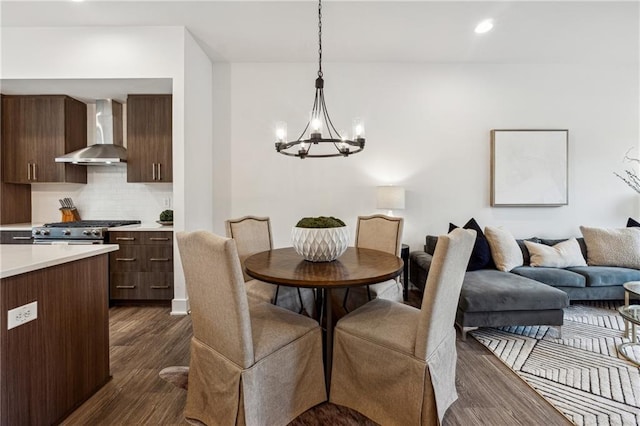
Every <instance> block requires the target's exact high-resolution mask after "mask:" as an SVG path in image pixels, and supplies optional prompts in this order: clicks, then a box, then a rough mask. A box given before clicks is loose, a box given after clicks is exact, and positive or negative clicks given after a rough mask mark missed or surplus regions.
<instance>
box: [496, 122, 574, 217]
mask: <svg viewBox="0 0 640 426" xmlns="http://www.w3.org/2000/svg"><path fill="white" fill-rule="evenodd" d="M568 156H569V130H502V129H494V130H491V205H492V206H495V207H500V206H504V207H514V206H564V205H567V204H568V203H569V190H568V176H569V173H568V164H569V161H568V160H569V159H568Z"/></svg>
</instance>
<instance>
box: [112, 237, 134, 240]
mask: <svg viewBox="0 0 640 426" xmlns="http://www.w3.org/2000/svg"><path fill="white" fill-rule="evenodd" d="M135 239H136V237H116V241H135Z"/></svg>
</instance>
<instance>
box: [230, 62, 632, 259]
mask: <svg viewBox="0 0 640 426" xmlns="http://www.w3.org/2000/svg"><path fill="white" fill-rule="evenodd" d="M630 62H631V64H601V65H592V64H590V65H588V66H587V65H579V64H578V65H571V64H567V65H563V64H558V65H544V64H520V65H509V64H333V63H330V64H325V65H324V66H323V69H324V76H325V96H326V102H327V107H328V110H329V113H330V115H331V118H332V120H333V122H334V124H335V125H336V127H338V129H341V128H342V129H344V128H346V129H349V128H350V125H351V120H352V118H354V117H356V116H359V117H362V118H363V119H364V120H365V124H366V137H367V142H366V148H365V150H364V151H363V152H362V153H360V154H357V155H354V156H352V157H349V158H331V159H305V160H300V159H297V158H291V157H285V156H282V155H279V154H276V152H275V149H274V145H273V142H274V133H273V128H274V123H275V122H276V121H279V120H284V121H287V122H288V131H289V139H291V138H293V137H297V136H298V134H299V132H300V131H301V130H302V128H303V127H304V125H305V123H306V121H307V119H308V111H309V110H310V107H311V103H312V101H313V83H314V79H315V71H316V70H315V66H316V64H257V63H250V64H233V65H232V67H231V70H232V71H231V95H232V99H231V164H232V165H231V173H232V174H231V188H232V189H231V192H232V194H233V199H232V206H231V214H232V216H241V215H245V214H256V215H264V216H270V217H271V219H272V226H273V230H274V244H275V245H276V246H286V245H290V228H291V227H292V226H293V225H294V224H295V222H296V221H297V220H298V219H299V218H300V217H302V216H308V215H334V216H338V217H341V218H342V219H344V220H345V221H346V222H347V224H348V225H350V226H352V230H354V228H353V227H354V226H355V222H356V216H358V215H362V214H371V213H384V211H379V210H376V208H375V186H376V185H380V184H395V185H402V186H404V187H405V188H406V190H407V195H406V199H407V201H406V209H405V210H403V211H398V212H396V214H398V215H401V216H404V217H405V219H406V221H405V231H404V242H405V243H408V244H410V245H411V249H412V250H416V249H419V248H420V247H421V246H422V244H424V236H425V235H426V234H427V233H429V234H439V233H445V232H447V230H448V224H449V222H450V221H451V222H453V223H455V224H458V225H463V224H464V223H465V222H466V221H467V220H468V219H469V218H471V217H475V218H476V219H477V220H478V222H479V223H480V225H481V226H486V225H501V226H504V227H506V228H507V229H509V230H510V231H511V232H512V233H513V234H514V235H516V236H517V237H528V236H533V235H537V236H541V237H563V236H570V235H579V229H578V226H579V225H590V226H608V227H621V226H624V225H625V223H626V220H627V217H628V216H634V217H636V218H638V216H640V215H639V211H640V209H639V207H638V202H637V200H638V194H636V193H635V192H633V191H632V190H631V189H630V188H628V187H627V186H626V185H625V184H624V183H623V182H622V181H620V180H619V179H618V178H616V177H615V176H614V175H613V171H615V170H620V169H621V167H622V166H623V163H622V162H621V160H622V157H623V155H624V153H625V152H626V151H627V150H628V149H629V148H630V147H636V148H637V147H638V140H639V138H638V126H639V123H638V115H639V108H638V102H639V94H640V93H639V90H638V61H637V57H636V58H630ZM265 82H268V84H265ZM493 128H500V129H536V128H543V129H569V205H568V206H564V207H538V208H513V207H511V208H507V207H502V208H492V207H490V206H489V189H490V139H489V131H490V130H491V129H493ZM636 153H637V150H636ZM352 238H353V232H352Z"/></svg>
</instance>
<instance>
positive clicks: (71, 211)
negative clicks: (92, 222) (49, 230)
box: [60, 207, 80, 222]
mask: <svg viewBox="0 0 640 426" xmlns="http://www.w3.org/2000/svg"><path fill="white" fill-rule="evenodd" d="M60 211H61V212H62V221H63V222H75V221H78V220H80V214H79V213H78V210H77V209H76V208H75V207H74V208H66V207H63V208H61V209H60Z"/></svg>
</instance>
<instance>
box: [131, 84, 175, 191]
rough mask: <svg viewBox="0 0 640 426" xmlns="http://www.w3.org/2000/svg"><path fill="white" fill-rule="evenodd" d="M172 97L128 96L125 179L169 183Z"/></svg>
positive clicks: (170, 172) (171, 173)
mask: <svg viewBox="0 0 640 426" xmlns="http://www.w3.org/2000/svg"><path fill="white" fill-rule="evenodd" d="M171 103H172V96H171V95H129V96H128V97H127V182H172V181H173V161H172V155H171V149H172V135H171V132H172V107H171Z"/></svg>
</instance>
